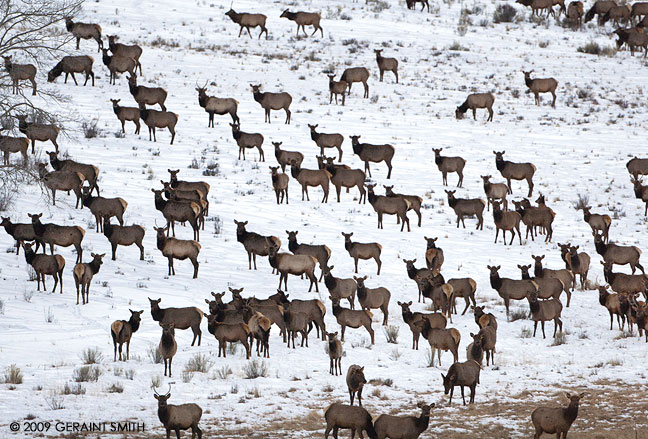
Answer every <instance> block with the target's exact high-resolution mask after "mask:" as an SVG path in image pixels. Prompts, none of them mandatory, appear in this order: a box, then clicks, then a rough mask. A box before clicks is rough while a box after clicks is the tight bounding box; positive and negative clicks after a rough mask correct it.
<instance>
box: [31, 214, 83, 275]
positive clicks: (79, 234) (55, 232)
mask: <svg viewBox="0 0 648 439" xmlns="http://www.w3.org/2000/svg"><path fill="white" fill-rule="evenodd" d="M27 215H28V216H29V217H30V218H31V220H32V226H33V227H34V233H35V234H36V237H37V238H38V239H40V240H41V241H42V242H43V243H45V244H49V246H50V253H51V254H54V245H60V246H61V247H69V246H71V245H73V246H74V249H75V250H76V254H77V259H76V262H77V263H79V262H81V257H82V256H83V247H82V246H81V241H83V237H84V236H85V230H84V229H83V228H82V227H79V226H59V225H58V224H43V223H42V222H41V220H40V219H41V217H42V216H43V214H42V213H38V214H30V213H28V214H27ZM43 253H45V246H44V245H43Z"/></svg>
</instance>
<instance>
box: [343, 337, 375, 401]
mask: <svg viewBox="0 0 648 439" xmlns="http://www.w3.org/2000/svg"><path fill="white" fill-rule="evenodd" d="M335 334H336V335H337V332H336V333H335ZM340 347H341V346H340ZM340 367H341V365H340ZM346 383H347V389H349V398H350V399H351V405H353V399H354V397H355V396H356V395H357V396H358V405H359V406H360V407H362V388H363V387H364V385H365V384H367V379H366V378H365V375H364V366H363V367H360V366H358V365H357V364H352V365H351V366H349V370H347V375H346Z"/></svg>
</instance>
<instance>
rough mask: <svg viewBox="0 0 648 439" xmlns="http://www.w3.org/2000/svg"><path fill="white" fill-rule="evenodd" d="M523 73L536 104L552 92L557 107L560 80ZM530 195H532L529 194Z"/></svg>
mask: <svg viewBox="0 0 648 439" xmlns="http://www.w3.org/2000/svg"><path fill="white" fill-rule="evenodd" d="M542 1H551V0H542ZM522 73H523V74H524V83H525V84H526V86H527V87H528V88H529V90H531V93H533V96H534V97H535V104H536V105H540V93H551V96H553V101H552V102H551V106H552V107H554V108H556V88H557V87H558V81H556V80H555V79H554V78H542V79H540V78H535V79H531V73H533V70H530V71H528V72H525V71H524V70H522ZM529 196H531V195H530V194H529Z"/></svg>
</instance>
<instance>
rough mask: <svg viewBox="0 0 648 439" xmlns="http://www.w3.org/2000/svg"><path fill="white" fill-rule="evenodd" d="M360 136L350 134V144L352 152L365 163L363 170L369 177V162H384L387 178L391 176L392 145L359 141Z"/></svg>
mask: <svg viewBox="0 0 648 439" xmlns="http://www.w3.org/2000/svg"><path fill="white" fill-rule="evenodd" d="M358 139H360V136H351V144H352V145H353V153H354V154H356V155H357V156H358V157H360V160H362V161H363V162H364V163H365V169H364V170H365V172H368V173H369V177H371V169H370V168H369V162H374V163H380V162H385V164H386V165H387V169H388V172H387V178H388V179H389V178H391V172H392V163H391V162H392V159H393V157H394V153H395V152H396V150H395V149H394V147H393V146H392V145H389V144H385V145H372V144H370V143H360V142H359V141H358Z"/></svg>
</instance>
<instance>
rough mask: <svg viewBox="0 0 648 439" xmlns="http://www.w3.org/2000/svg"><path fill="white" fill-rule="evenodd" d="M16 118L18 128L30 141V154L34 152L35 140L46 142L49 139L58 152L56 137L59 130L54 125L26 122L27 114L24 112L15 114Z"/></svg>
mask: <svg viewBox="0 0 648 439" xmlns="http://www.w3.org/2000/svg"><path fill="white" fill-rule="evenodd" d="M16 119H18V130H19V131H20V132H21V133H23V134H24V135H25V136H27V138H28V139H29V141H30V142H31V147H32V154H34V149H35V147H36V141H37V140H39V141H41V142H47V141H48V140H49V141H50V142H52V144H53V145H54V147H55V148H56V152H58V143H57V142H56V138H57V137H58V134H59V131H60V130H59V128H58V127H57V126H56V125H53V124H42V123H34V122H27V116H26V115H24V114H22V115H16Z"/></svg>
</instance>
